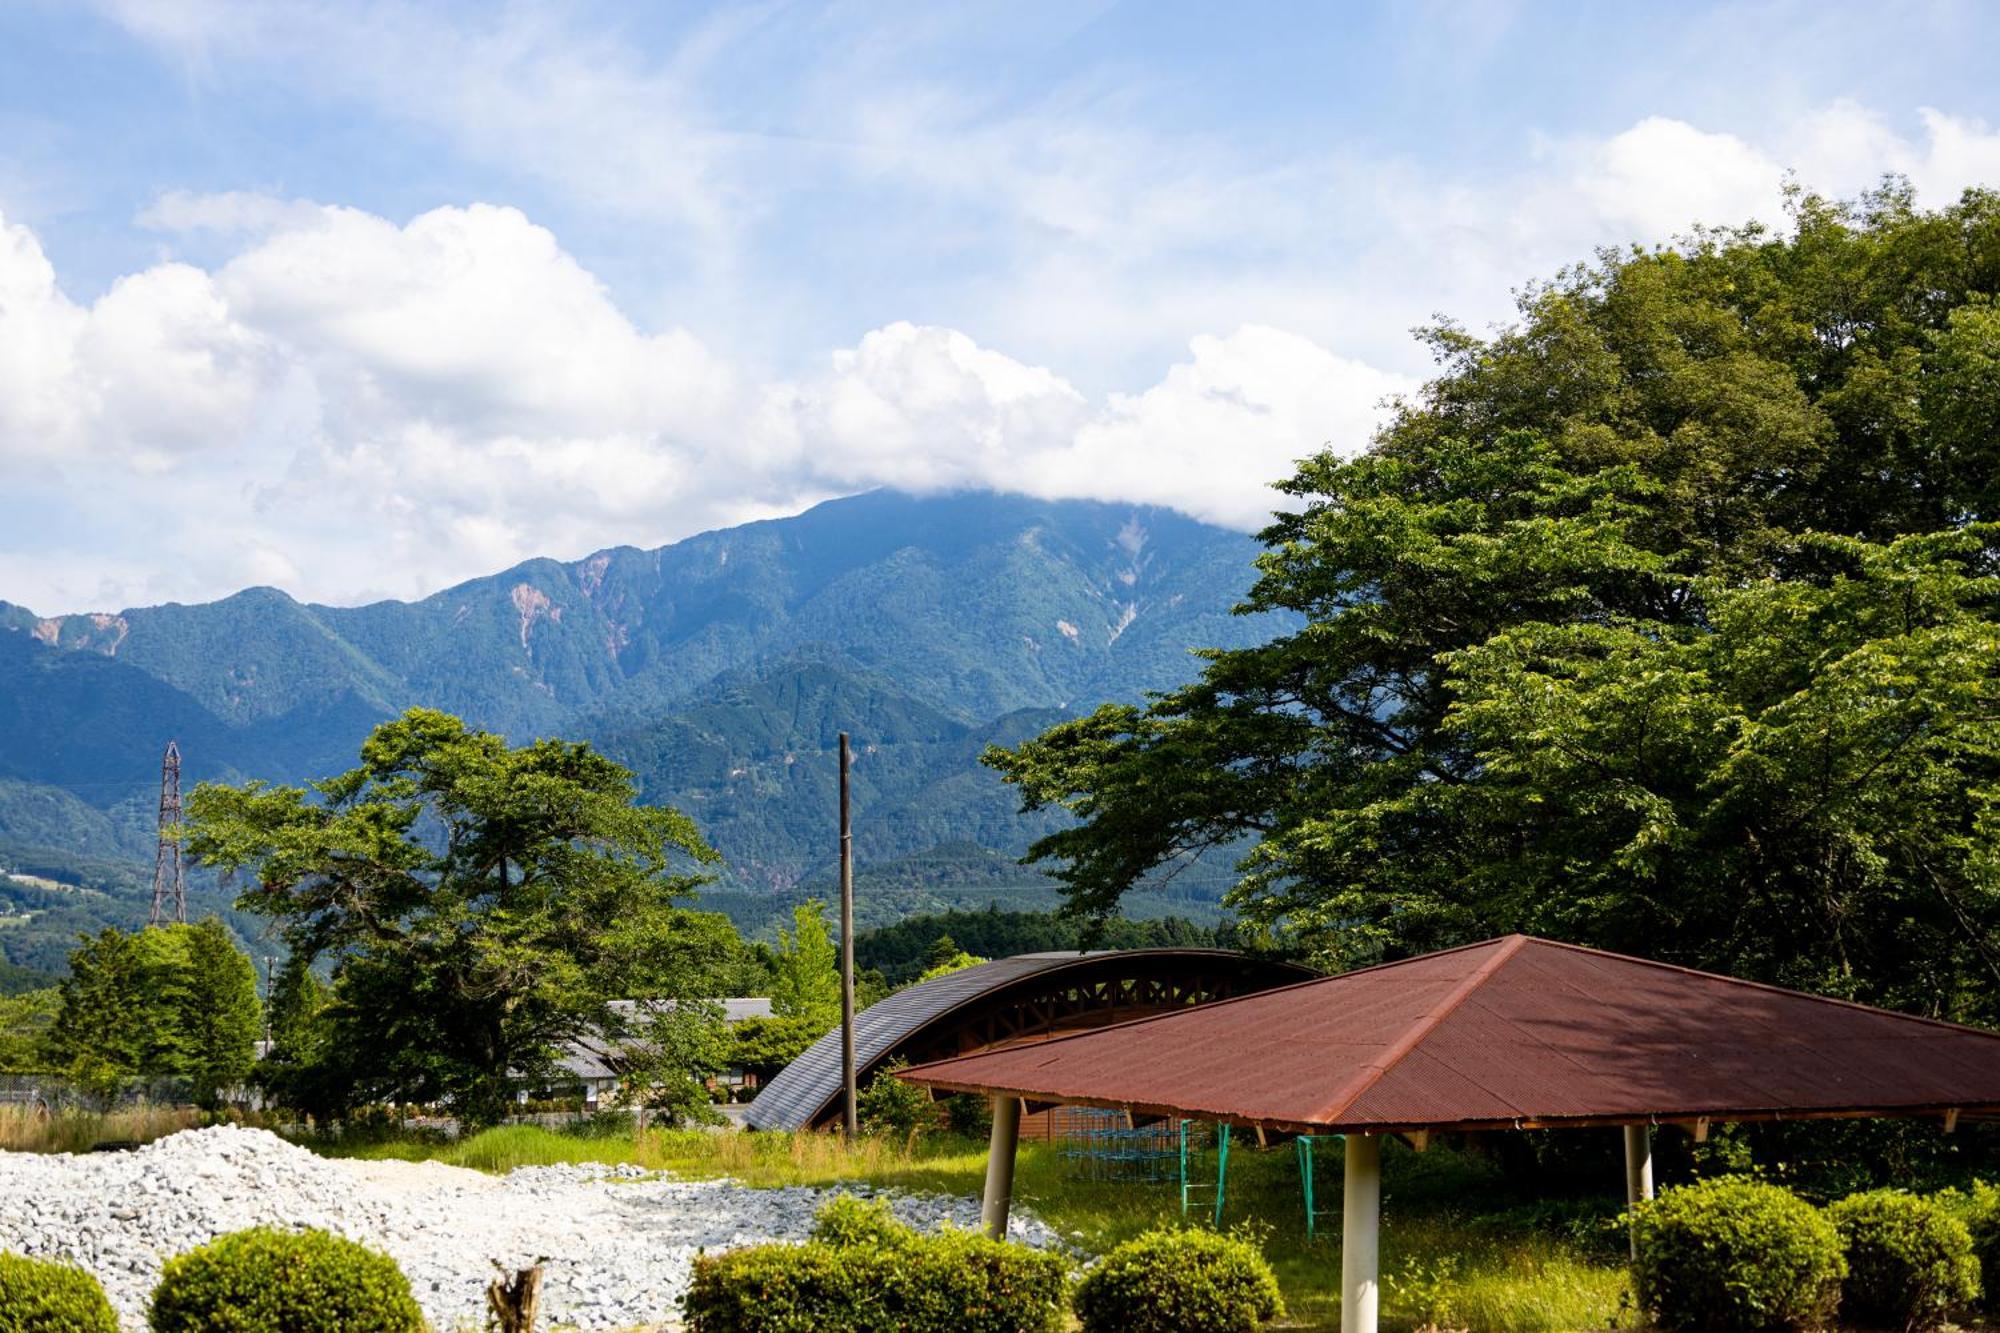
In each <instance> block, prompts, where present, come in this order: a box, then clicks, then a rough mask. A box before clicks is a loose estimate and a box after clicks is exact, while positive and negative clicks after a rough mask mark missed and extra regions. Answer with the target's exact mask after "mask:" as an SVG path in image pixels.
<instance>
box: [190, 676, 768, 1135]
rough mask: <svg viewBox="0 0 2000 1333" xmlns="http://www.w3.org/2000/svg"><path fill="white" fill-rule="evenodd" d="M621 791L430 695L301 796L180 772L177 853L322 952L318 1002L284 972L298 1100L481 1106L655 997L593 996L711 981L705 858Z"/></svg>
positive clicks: (599, 763)
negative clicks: (510, 741) (185, 796)
mask: <svg viewBox="0 0 2000 1333" xmlns="http://www.w3.org/2000/svg"><path fill="white" fill-rule="evenodd" d="M635 796H636V793H635V791H634V789H633V784H632V779H631V775H630V774H629V773H628V772H626V770H624V769H623V768H620V767H619V766H618V765H617V764H614V763H612V762H611V761H610V760H608V759H605V758H603V757H602V756H600V755H598V754H597V753H595V752H594V751H593V750H592V749H591V748H590V747H589V746H587V745H578V744H570V743H567V742H562V741H555V740H545V741H537V742H535V743H534V744H531V745H525V746H520V747H512V748H510V747H509V746H508V745H507V743H506V742H505V741H504V740H503V739H502V738H500V737H499V736H496V735H492V734H490V733H486V732H480V731H475V730H472V729H470V728H468V727H466V725H465V724H464V723H462V722H460V721H459V720H458V719H457V718H454V717H451V716H449V715H447V714H444V713H440V712H435V711H432V710H427V709H413V710H411V711H410V712H408V713H406V714H405V715H404V716H403V717H401V718H399V719H396V720H394V721H390V722H385V723H383V724H382V725H381V726H379V727H377V728H376V729H375V731H374V733H373V734H372V735H371V736H370V737H369V738H368V740H367V741H366V742H364V743H363V745H362V749H361V763H360V765H359V767H357V768H354V769H352V770H351V771H349V772H347V773H343V774H341V775H339V776H338V777H333V778H328V779H326V780H324V781H321V782H318V783H315V784H313V785H312V788H311V790H309V791H308V790H304V789H300V788H295V787H267V786H265V785H263V784H260V783H255V782H252V783H247V784H244V785H242V786H223V785H215V784H207V783H204V784H203V785H202V786H200V787H198V788H197V789H196V790H195V791H194V793H193V794H192V795H191V796H190V797H189V800H188V816H189V819H188V826H189V835H188V846H189V848H190V850H191V851H192V853H193V854H194V856H195V857H196V858H198V859H199V860H200V861H201V862H202V863H204V864H206V865H210V866H215V867H218V868H220V869H223V870H225V871H227V872H231V873H238V874H243V875H247V876H248V878H249V880H250V887H249V888H247V889H246V890H245V891H244V892H243V894H242V897H241V899H240V906H242V907H243V908H245V909H246V910H249V911H253V912H257V913H260V914H262V915H266V916H269V917H272V918H275V919H276V920H278V921H279V922H281V923H283V928H284V933H285V937H286V939H287V941H288V943H289V944H290V946H291V951H292V957H293V959H294V960H295V964H296V966H297V967H299V968H301V969H303V968H305V967H307V966H309V965H310V964H311V963H313V962H314V961H316V960H319V959H322V958H324V959H327V960H329V961H330V963H331V967H332V977H333V981H332V989H331V994H330V995H328V996H326V997H324V1000H323V1003H322V999H321V997H318V996H316V995H314V994H313V993H312V991H313V987H312V985H311V983H310V982H309V981H308V980H307V979H305V978H304V977H303V976H302V975H301V976H298V977H296V978H294V980H293V981H292V982H289V983H288V986H289V988H290V989H291V990H292V991H293V992H295V993H294V994H292V995H289V996H288V997H287V1004H286V1008H285V1015H284V1016H285V1017H286V1020H287V1026H288V1038H287V1040H291V1041H293V1042H295V1043H296V1045H297V1047H298V1049H299V1051H300V1052H301V1054H302V1055H310V1056H311V1057H312V1058H313V1059H314V1060H315V1061H316V1062H317V1063H316V1064H315V1065H314V1069H315V1070H316V1073H317V1076H315V1077H306V1078H302V1079H301V1080H300V1081H301V1083H302V1084H304V1085H306V1086H310V1087H311V1088H313V1089H315V1090H316V1094H317V1096H318V1098H319V1099H320V1101H321V1104H320V1105H318V1106H315V1107H312V1108H310V1109H313V1110H315V1111H318V1112H319V1113H322V1114H330V1115H331V1114H339V1113H340V1112H341V1111H342V1110H344V1109H345V1108H346V1107H348V1106H352V1105H358V1104H365V1103H370V1102H377V1101H417V1102H432V1101H440V1100H448V1101H450V1102H451V1103H452V1105H453V1107H454V1109H455V1110H456V1112H457V1113H458V1114H459V1115H460V1116H461V1117H463V1118H465V1119H467V1120H468V1121H471V1122H474V1123H478V1122H482V1121H487V1120H491V1119H493V1118H495V1117H497V1116H498V1115H499V1114H501V1113H502V1111H503V1110H504V1107H505V1104H506V1100H507V1097H508V1095H509V1094H510V1093H511V1092H512V1091H513V1090H514V1089H515V1087H517V1086H518V1085H520V1084H521V1083H522V1082H524V1081H526V1082H536V1081H541V1080H544V1079H546V1078H547V1077H548V1076H549V1075H550V1073H551V1072H552V1071H553V1068H554V1065H555V1063H556V1060H557V1057H558V1054H559V1052H560V1050H561V1047H562V1046H563V1044H564V1043H565V1042H568V1041H571V1040H578V1039H583V1038H586V1037H588V1038H591V1039H601V1040H614V1041H615V1040H616V1039H617V1038H619V1037H621V1036H626V1035H631V1034H630V1033H628V1032H627V1031H626V1029H628V1028H631V1027H633V1026H634V1025H636V1024H638V1023H642V1022H644V1021H645V1019H646V1016H647V1015H648V1014H649V1013H652V1012H655V1011H656V1010H657V1009H658V1007H657V1006H635V1007H632V1008H630V1009H628V1010H620V1009H617V1008H614V1007H613V1006H611V1005H610V1003H609V1002H610V1001H612V1000H614V999H648V1000H675V1001H687V1002H688V1003H689V1004H690V1005H697V1004H699V1003H700V1002H701V1001H704V1000H707V999H710V998H712V997H713V996H714V995H716V994H717V993H718V982H719V978H721V977H722V976H723V975H724V973H725V972H726V970H727V969H728V967H729V966H730V965H731V964H732V963H733V962H734V961H735V960H734V958H733V956H732V951H733V950H734V948H735V947H736V944H737V941H736V937H735V934H734V932H733V931H731V930H728V929H727V928H726V925H725V926H724V927H723V928H720V929H718V928H717V923H716V922H715V920H713V919H712V918H710V917H708V916H706V915H705V914H700V913H695V912H691V911H689V910H687V909H686V908H684V907H683V906H681V900H682V899H684V898H685V897H686V896H687V895H688V894H689V893H691V892H692V891H693V889H694V888H695V886H696V885H697V884H698V883H699V882H700V878H701V877H700V874H699V870H700V867H701V866H702V865H704V864H706V863H707V862H709V861H711V860H712V859H713V856H714V854H713V853H712V852H711V851H710V850H709V848H708V846H707V845H706V844H705V843H704V842H703V841H702V839H701V837H700V835H699V834H698V833H697V831H696V829H695V826H694V824H693V822H692V821H691V820H689V819H688V818H687V817H686V816H685V815H683V814H681V813H680V812H678V811H675V810H670V809H662V808H649V807H642V806H639V805H637V804H636V803H635ZM668 1011H669V1012H670V1011H671V1010H670V1008H669V1010H668ZM301 1014H303V1015H305V1018H304V1019H301V1018H299V1017H298V1016H299V1015H301ZM307 1020H310V1021H307ZM295 1025H296V1028H295ZM320 1025H324V1026H323V1028H322V1027H321V1026H320ZM294 1028H295V1030H294Z"/></svg>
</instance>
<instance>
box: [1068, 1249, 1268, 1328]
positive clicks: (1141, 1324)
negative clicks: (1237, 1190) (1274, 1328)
mask: <svg viewBox="0 0 2000 1333" xmlns="http://www.w3.org/2000/svg"><path fill="white" fill-rule="evenodd" d="M1284 1312H1285V1304H1284V1301H1283V1299H1282V1298H1281V1297H1280V1296H1279V1295H1278V1279H1277V1277H1276V1275H1275V1274H1273V1273H1272V1272H1271V1266H1270V1265H1269V1264H1267V1263H1265V1262H1264V1256H1263V1255H1262V1254H1261V1253H1259V1252H1258V1249H1257V1247H1256V1246H1255V1245H1252V1244H1251V1243H1250V1242H1249V1241H1247V1240H1242V1239H1239V1238H1237V1237H1235V1236H1224V1235H1219V1234H1217V1233H1216V1232H1213V1231H1149V1232H1147V1233H1146V1234H1145V1235H1143V1236H1138V1237H1135V1238H1133V1239H1132V1240H1128V1241H1126V1242H1125V1243H1124V1244H1123V1245H1120V1246H1119V1247H1118V1248H1117V1249H1115V1250H1113V1251H1112V1252H1111V1253H1109V1254H1107V1255H1105V1256H1104V1258H1103V1259H1102V1260H1100V1261H1099V1262H1098V1264H1097V1266H1096V1267H1094V1268H1092V1269H1091V1270H1090V1271H1089V1272H1088V1273H1086V1274H1084V1277H1083V1280H1082V1281H1081V1282H1079V1283H1078V1284H1077V1287H1076V1315H1077V1318H1078V1319H1079V1320H1081V1321H1082V1323H1083V1329H1084V1333H1255V1330H1257V1329H1259V1328H1262V1327H1263V1326H1264V1324H1265V1323H1266V1321H1268V1320H1272V1319H1276V1318H1277V1317H1278V1316H1279V1315H1282V1314H1283V1313H1284Z"/></svg>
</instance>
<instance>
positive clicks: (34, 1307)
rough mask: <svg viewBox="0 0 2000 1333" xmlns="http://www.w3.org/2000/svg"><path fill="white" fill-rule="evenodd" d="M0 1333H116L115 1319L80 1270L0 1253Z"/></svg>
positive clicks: (107, 1303) (101, 1294) (100, 1292)
mask: <svg viewBox="0 0 2000 1333" xmlns="http://www.w3.org/2000/svg"><path fill="white" fill-rule="evenodd" d="M0 1333H118V1316H117V1315H116V1314H113V1313H112V1310H111V1302H110V1301H107V1300H105V1299H104V1288H102V1287H100V1286H98V1285H97V1279H96V1278H94V1277H92V1276H91V1275H90V1274H88V1273H86V1272H84V1271H83V1270H82V1269H81V1268H78V1267H76V1266H74V1265H72V1264H57V1263H50V1262H49V1261H47V1260H45V1259H29V1258H27V1257H26V1256H24V1255H19V1254H8V1253H5V1252H0Z"/></svg>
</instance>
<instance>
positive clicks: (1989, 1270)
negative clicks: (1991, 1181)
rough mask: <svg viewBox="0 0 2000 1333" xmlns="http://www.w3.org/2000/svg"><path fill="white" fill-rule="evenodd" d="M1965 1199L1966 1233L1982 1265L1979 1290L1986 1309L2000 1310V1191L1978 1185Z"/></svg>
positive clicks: (1974, 1254) (1973, 1252)
mask: <svg viewBox="0 0 2000 1333" xmlns="http://www.w3.org/2000/svg"><path fill="white" fill-rule="evenodd" d="M1959 1197H1960V1198H1961V1199H1965V1201H1966V1204H1967V1207H1966V1209H1965V1211H1964V1221H1965V1229H1966V1231H1967V1232H1969V1233H1970V1234H1971V1236H1972V1254H1973V1257H1974V1258H1976V1259H1977V1260H1978V1261H1979V1286H1980V1290H1981V1291H1983V1292H1984V1293H1985V1294H1986V1308H1987V1309H1988V1310H1993V1309H1995V1308H1996V1307H2000V1189H1995V1188H1994V1187H1993V1186H1991V1185H1988V1184H1987V1183H1985V1182H1984V1181H1975V1182H1974V1183H1973V1186H1972V1194H1971V1196H1970V1198H1966V1196H1964V1195H1960V1196H1959Z"/></svg>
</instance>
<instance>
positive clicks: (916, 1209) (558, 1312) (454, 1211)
mask: <svg viewBox="0 0 2000 1333" xmlns="http://www.w3.org/2000/svg"><path fill="white" fill-rule="evenodd" d="M836 1192H839V1191H829V1190H818V1189H805V1188H789V1189H750V1188H748V1187H746V1186H743V1185H739V1184H737V1183H735V1182H733V1181H728V1180H676V1179H670V1178H668V1177H665V1176H661V1175H657V1174H650V1173H647V1172H644V1171H641V1170H640V1169H638V1168H636V1167H629V1166H626V1167H605V1166H596V1165H583V1166H539V1167H523V1168H521V1169H520V1170H517V1171H514V1172H511V1173H510V1174H508V1175H505V1176H487V1175H482V1174H481V1173H479V1172H476V1171H467V1170H463V1169H460V1168H457V1167H449V1166H443V1165H441V1164H439V1163H436V1162H422V1163H410V1162H350V1161H338V1160H331V1159H328V1158H323V1157H319V1156H316V1155H315V1154H313V1153H311V1152H309V1151H307V1150H306V1149H304V1148H301V1147H299V1146H298V1145H296V1144H293V1143H288V1142H286V1141H285V1140H284V1139H281V1138H279V1137H278V1136H277V1135H275V1134H271V1133H269V1132H267V1131H265V1130H260V1129H239V1128H235V1127H230V1126H224V1127H221V1128H216V1129H202V1130H187V1131H184V1132H182V1133H179V1134H175V1135H172V1136H171V1137H169V1138H165V1139H161V1140H159V1141H157V1142H155V1143H152V1144H149V1145H147V1146H146V1147H143V1148H140V1149H138V1150H137V1151H134V1152H122V1153H91V1154H84V1155H70V1154H47V1155H45V1154H37V1153H5V1152H0V1250H13V1251H15V1252H16V1253H21V1254H28V1255H33V1256H36V1257H40V1258H51V1259H65V1260H68V1261H70V1262H72V1263H76V1264H80V1265H81V1266H82V1267H84V1268H86V1269H88V1270H89V1271H90V1272H91V1273H93V1274H95V1275H96V1277H97V1279H98V1280H99V1281H100V1282H102V1283H103V1284H104V1289H105V1293H106V1294H107V1295H108V1296H109V1297H110V1298H111V1303H112V1305H113V1306H115V1307H116V1308H117V1310H118V1316H119V1319H120V1321H121V1322H122V1323H123V1325H124V1326H125V1327H126V1328H128V1329H135V1330H137V1329H143V1328H144V1327H145V1308H146V1302H147V1300H148V1299H149V1298H150V1296H151V1294H152V1290H153V1286H154V1284H155V1283H156V1282H157V1281H158V1279H159V1273H160V1265H161V1263H162V1262H163V1261H164V1260H165V1259H167V1258H169V1257H171V1256H173V1255H175V1254H179V1253H181V1252H182V1251H184V1250H189V1249H192V1248H194V1247H195V1246H197V1245H201V1244H203V1243H205V1242H207V1241H209V1240H212V1239H214V1238H215V1237H217V1236H220V1235H223V1234H224V1233H226V1232H230V1231H236V1230H240V1229H241V1228H244V1227H251V1226H264V1225H275V1226H290V1227H322V1228H324V1229H326V1230H328V1231H333V1232H337V1233H339V1234H341V1235H344V1236H349V1237H352V1238H353V1239H355V1240H358V1241H361V1242H363V1243H364V1244H367V1245H371V1246H373V1247H375V1248H376V1249H379V1250H383V1251H385V1252H387V1253H388V1254H390V1255H392V1256H394V1258H395V1259H396V1261H397V1262H398V1263H399V1264H401V1265H402V1268H403V1272H404V1273H406V1274H407V1275H408V1276H409V1279H410V1286H411V1289H412V1290H413V1291H414V1292H415V1294H416V1297H417V1301H418V1303H419V1304H421V1305H422V1306H423V1308H424V1313H425V1315H426V1316H427V1317H428V1318H429V1319H430V1321H431V1322H432V1324H433V1325H434V1326H435V1327H437V1328H438V1329H440V1330H452V1329H457V1328H480V1327H483V1325H484V1319H485V1313H486V1304H485V1302H486V1297H485V1292H486V1284H487V1283H488V1282H489V1281H491V1280H492V1278H493V1277H494V1275H495V1269H494V1262H495V1261H498V1262H499V1263H501V1264H503V1265H505V1266H506V1267H507V1268H508V1269H509V1270H511V1269H514V1268H519V1267H526V1266H528V1265H529V1264H532V1263H534V1262H536V1261H538V1260H540V1261H543V1262H544V1263H545V1264H546V1270H545V1276H544V1279H543V1298H542V1309H543V1314H544V1318H545V1320H546V1322H547V1323H548V1324H550V1325H552V1326H555V1327H574V1328H577V1329H583V1330H590V1329H623V1328H630V1327H632V1326H634V1325H654V1324H660V1323H665V1322H667V1321H670V1320H673V1319H676V1318H677V1317H678V1314H679V1304H680V1298H681V1295H682V1294H683V1293H684V1292H685V1291H686V1290H687V1284H688V1280H689V1274H690V1271H691V1269H692V1265H693V1261H694V1257H695V1255H696V1254H697V1253H698V1252H700V1251H701V1250H704V1249H707V1250H724V1249H732V1248H735V1247H737V1246H741V1245H754V1244H757V1243H759V1242H761V1241H767V1240H799V1239H803V1238H804V1237H805V1236H806V1234H807V1233H808V1232H809V1231H810V1230H811V1228H812V1221H813V1215H814V1213H815V1212H816V1211H817V1210H818V1209H819V1206H820V1204H821V1203H823V1202H824V1201H825V1200H826V1199H827V1198H828V1197H829V1196H830V1195H831V1194H833V1193H836ZM850 1192H852V1193H857V1194H871V1193H877V1191H873V1190H870V1189H868V1188H867V1187H865V1186H856V1187H853V1189H852V1190H851V1191H850ZM879 1193H881V1194H882V1195H883V1196H884V1197H886V1198H888V1199H889V1200H890V1202H891V1206H892V1207H893V1208H894V1210H895V1212H896V1215H897V1216H898V1217H900V1218H902V1219H903V1220H904V1221H905V1222H908V1223H909V1224H911V1225H912V1226H916V1227H918V1228H921V1229H925V1230H928V1229H932V1228H935V1227H937V1226H940V1225H942V1224H945V1223H950V1224H953V1225H957V1226H961V1227H973V1226H976V1225H977V1224H978V1221H979V1202H978V1200H976V1199H963V1198H953V1197H948V1196H944V1195H914V1194H904V1193H900V1192H894V1191H880V1192H879ZM1007 1230H1008V1234H1009V1237H1010V1238H1011V1239H1015V1240H1022V1241H1026V1242H1027V1243H1029V1244H1031V1245H1042V1246H1049V1245H1059V1244H1060V1243H1061V1241H1060V1239H1059V1238H1058V1237H1057V1235H1056V1234H1055V1233H1054V1232H1053V1231H1052V1230H1050V1229H1049V1228H1048V1227H1046V1226H1044V1225H1043V1224H1042V1223H1040V1222H1039V1221H1037V1220H1035V1219H1034V1218H1032V1217H1028V1216H1025V1215H1023V1214H1022V1213H1021V1212H1020V1210H1018V1209H1017V1210H1016V1213H1015V1216H1014V1217H1012V1218H1011V1219H1010V1220H1009V1222H1008V1227H1007Z"/></svg>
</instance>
